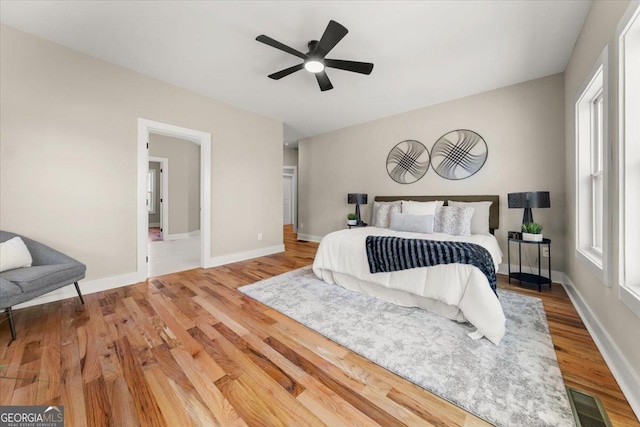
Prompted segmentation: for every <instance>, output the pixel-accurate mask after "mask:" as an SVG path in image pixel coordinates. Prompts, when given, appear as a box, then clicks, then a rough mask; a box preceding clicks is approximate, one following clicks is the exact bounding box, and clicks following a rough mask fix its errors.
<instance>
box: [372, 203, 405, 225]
mask: <svg viewBox="0 0 640 427" xmlns="http://www.w3.org/2000/svg"><path fill="white" fill-rule="evenodd" d="M384 205H390V206H393V205H398V207H400V206H401V205H400V201H399V200H398V201H397V202H373V212H372V213H371V222H372V223H373V224H372V225H373V226H374V227H380V226H379V225H378V210H379V209H380V207H381V206H384ZM387 227H388V226H387ZM387 227H385V228H387Z"/></svg>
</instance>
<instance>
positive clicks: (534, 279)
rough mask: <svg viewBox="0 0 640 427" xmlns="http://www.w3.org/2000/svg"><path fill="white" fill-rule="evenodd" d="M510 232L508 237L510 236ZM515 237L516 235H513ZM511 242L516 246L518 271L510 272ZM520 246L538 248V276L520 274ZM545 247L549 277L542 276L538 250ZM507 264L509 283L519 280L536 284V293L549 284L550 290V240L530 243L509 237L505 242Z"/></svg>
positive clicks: (540, 258)
mask: <svg viewBox="0 0 640 427" xmlns="http://www.w3.org/2000/svg"><path fill="white" fill-rule="evenodd" d="M512 233H514V232H512V231H510V232H509V235H510V236H511V235H512ZM515 235H517V233H516V234H515ZM511 242H515V243H517V244H518V267H519V271H514V272H513V273H512V272H511ZM522 245H537V246H538V274H531V273H523V272H522ZM544 245H547V249H548V251H549V276H548V277H545V276H543V275H542V257H541V256H540V248H541V247H542V246H544ZM507 264H508V265H509V283H511V279H516V280H519V281H520V282H528V283H537V284H538V292H542V285H546V284H547V283H548V284H549V289H551V239H542V241H541V242H532V241H530V240H522V238H520V237H509V238H508V240H507Z"/></svg>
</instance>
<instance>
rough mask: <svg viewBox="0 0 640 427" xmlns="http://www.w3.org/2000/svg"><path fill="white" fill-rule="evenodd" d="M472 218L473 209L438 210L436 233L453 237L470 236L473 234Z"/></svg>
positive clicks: (435, 224) (447, 207)
mask: <svg viewBox="0 0 640 427" xmlns="http://www.w3.org/2000/svg"><path fill="white" fill-rule="evenodd" d="M472 216H473V208H459V207H457V206H444V207H442V208H440V209H438V214H437V215H436V220H435V223H434V226H433V229H434V230H435V232H436V233H445V234H451V235H453V236H468V235H470V234H471V217H472Z"/></svg>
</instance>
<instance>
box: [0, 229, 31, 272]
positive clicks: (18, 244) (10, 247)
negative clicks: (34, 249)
mask: <svg viewBox="0 0 640 427" xmlns="http://www.w3.org/2000/svg"><path fill="white" fill-rule="evenodd" d="M32 263H33V259H32V258H31V253H29V249H27V245H25V244H24V242H23V241H22V239H21V238H20V237H17V236H16V237H14V238H13V239H9V240H7V241H6V242H3V243H0V273H1V272H3V271H7V270H13V269H14V268H21V267H31V264H32Z"/></svg>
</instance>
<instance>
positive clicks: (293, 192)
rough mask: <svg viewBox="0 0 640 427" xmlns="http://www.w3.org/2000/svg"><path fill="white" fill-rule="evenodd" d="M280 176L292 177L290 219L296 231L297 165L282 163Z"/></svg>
mask: <svg viewBox="0 0 640 427" xmlns="http://www.w3.org/2000/svg"><path fill="white" fill-rule="evenodd" d="M285 169H292V170H293V173H289V172H285ZM282 176H283V177H285V176H291V177H293V178H292V181H293V185H292V186H291V187H292V188H291V220H292V221H293V231H295V232H296V233H297V232H298V167H297V166H286V165H283V166H282ZM283 197H284V195H283ZM283 222H284V221H283Z"/></svg>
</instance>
